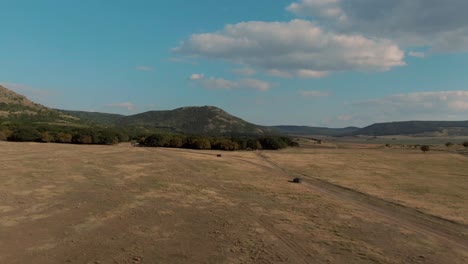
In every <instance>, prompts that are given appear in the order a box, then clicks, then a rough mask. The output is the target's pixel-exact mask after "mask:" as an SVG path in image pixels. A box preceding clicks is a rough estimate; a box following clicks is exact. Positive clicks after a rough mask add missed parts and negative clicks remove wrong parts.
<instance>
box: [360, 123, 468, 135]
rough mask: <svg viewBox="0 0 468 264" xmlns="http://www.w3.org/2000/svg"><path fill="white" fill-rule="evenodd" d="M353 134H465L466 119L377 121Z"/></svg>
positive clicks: (467, 127)
mask: <svg viewBox="0 0 468 264" xmlns="http://www.w3.org/2000/svg"><path fill="white" fill-rule="evenodd" d="M353 134H354V135H369V136H385V135H416V134H426V135H428V136H438V135H447V136H466V135H468V121H405V122H390V123H377V124H373V125H370V126H367V127H364V128H362V129H359V130H357V131H355V132H353Z"/></svg>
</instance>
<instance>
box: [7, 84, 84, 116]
mask: <svg viewBox="0 0 468 264" xmlns="http://www.w3.org/2000/svg"><path fill="white" fill-rule="evenodd" d="M5 122H29V123H31V122H47V123H61V124H67V123H70V124H76V123H79V118H77V117H75V116H71V115H68V114H65V113H63V112H60V111H57V110H54V109H50V108H48V107H45V106H43V105H40V104H37V103H35V102H33V101H31V100H29V99H28V98H26V97H25V96H23V95H20V94H17V93H15V92H13V91H11V90H9V89H7V88H5V87H3V86H0V124H1V123H5Z"/></svg>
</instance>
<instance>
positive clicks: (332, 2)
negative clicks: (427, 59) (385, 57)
mask: <svg viewBox="0 0 468 264" xmlns="http://www.w3.org/2000/svg"><path fill="white" fill-rule="evenodd" d="M287 10H289V11H290V12H292V13H294V14H297V15H302V16H310V17H312V18H313V19H315V20H318V21H320V22H321V23H323V24H324V25H327V26H329V27H330V28H331V29H332V30H333V31H338V32H345V33H347V34H364V35H366V36H375V37H384V38H391V39H392V40H394V41H397V42H398V43H399V44H401V45H404V46H431V47H432V50H433V51H439V52H447V51H448V52H454V51H459V52H466V51H468V16H466V10H468V1H466V0H445V1H441V0H391V1H390V0H299V1H296V2H294V3H292V4H291V5H289V6H288V7H287Z"/></svg>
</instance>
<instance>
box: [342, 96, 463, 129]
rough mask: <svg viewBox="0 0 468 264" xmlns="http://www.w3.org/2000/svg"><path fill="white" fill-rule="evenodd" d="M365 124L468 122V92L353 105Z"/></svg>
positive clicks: (396, 98) (388, 97) (355, 115)
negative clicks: (439, 121)
mask: <svg viewBox="0 0 468 264" xmlns="http://www.w3.org/2000/svg"><path fill="white" fill-rule="evenodd" d="M349 106H350V109H349V111H350V113H351V114H352V115H353V116H354V117H355V118H354V119H359V120H360V121H361V123H362V124H370V123H374V122H387V121H405V120H467V119H468V91H439V92H417V93H408V94H396V95H390V96H386V97H383V98H378V99H373V100H367V101H362V102H357V103H353V104H350V105H349Z"/></svg>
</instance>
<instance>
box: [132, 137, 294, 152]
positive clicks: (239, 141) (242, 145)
mask: <svg viewBox="0 0 468 264" xmlns="http://www.w3.org/2000/svg"><path fill="white" fill-rule="evenodd" d="M139 144H140V145H141V146H145V147H167V148H188V149H216V150H226V151H233V150H257V149H271V150H278V149H283V148H287V147H297V146H299V144H298V143H297V142H295V141H293V140H291V139H290V138H288V137H279V136H269V137H231V138H217V137H200V136H184V135H170V134H153V135H150V136H148V137H146V138H143V139H140V141H139Z"/></svg>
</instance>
